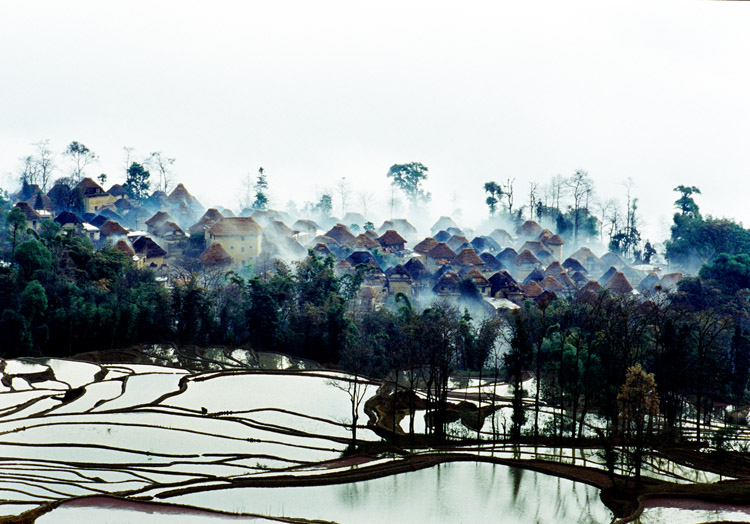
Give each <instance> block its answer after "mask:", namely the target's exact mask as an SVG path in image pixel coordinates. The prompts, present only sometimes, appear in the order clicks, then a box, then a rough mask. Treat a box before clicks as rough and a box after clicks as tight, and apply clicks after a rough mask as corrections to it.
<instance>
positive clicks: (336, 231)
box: [325, 224, 355, 246]
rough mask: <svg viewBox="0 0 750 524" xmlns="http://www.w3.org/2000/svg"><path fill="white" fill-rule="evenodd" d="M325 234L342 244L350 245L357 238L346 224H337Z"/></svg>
mask: <svg viewBox="0 0 750 524" xmlns="http://www.w3.org/2000/svg"><path fill="white" fill-rule="evenodd" d="M325 236H327V237H330V238H332V239H334V240H335V241H336V242H338V243H339V244H341V245H342V246H348V245H350V244H351V243H352V242H353V241H354V238H355V236H354V235H352V233H351V231H349V228H348V227H346V226H345V225H344V224H336V225H335V226H333V227H332V228H331V229H330V230H329V231H328V232H327V233H326V234H325Z"/></svg>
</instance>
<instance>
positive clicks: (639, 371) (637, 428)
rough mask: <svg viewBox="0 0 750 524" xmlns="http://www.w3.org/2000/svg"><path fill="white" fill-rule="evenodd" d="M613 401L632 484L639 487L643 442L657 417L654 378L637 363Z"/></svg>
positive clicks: (632, 367) (656, 395)
mask: <svg viewBox="0 0 750 524" xmlns="http://www.w3.org/2000/svg"><path fill="white" fill-rule="evenodd" d="M617 401H618V403H619V405H620V411H621V413H622V424H623V430H624V433H625V436H626V437H627V438H628V439H629V441H630V443H631V446H630V452H629V455H630V456H631V459H632V462H633V465H634V467H635V481H636V484H638V485H640V482H641V463H642V462H643V452H644V447H645V444H646V438H647V437H648V436H649V434H650V433H651V429H652V428H653V423H654V420H655V419H656V417H657V416H658V415H659V395H658V394H657V392H656V379H655V378H654V374H653V373H646V372H645V371H644V370H643V368H642V367H641V365H640V363H636V364H635V365H634V366H631V367H630V368H628V372H627V375H626V377H625V383H624V384H623V385H622V387H621V388H620V393H619V394H618V395H617Z"/></svg>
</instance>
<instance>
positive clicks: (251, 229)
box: [208, 217, 263, 237]
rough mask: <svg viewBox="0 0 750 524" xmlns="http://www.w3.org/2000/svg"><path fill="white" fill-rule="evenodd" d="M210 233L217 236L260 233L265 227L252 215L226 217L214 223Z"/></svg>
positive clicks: (209, 230)
mask: <svg viewBox="0 0 750 524" xmlns="http://www.w3.org/2000/svg"><path fill="white" fill-rule="evenodd" d="M208 233H209V234H210V235H212V236H215V237H227V236H243V235H260V234H261V233H263V228H262V227H260V225H258V223H257V222H256V221H255V220H253V219H252V218H251V217H224V218H222V219H221V220H219V221H218V222H216V223H215V224H213V225H212V226H211V227H210V228H209V229H208Z"/></svg>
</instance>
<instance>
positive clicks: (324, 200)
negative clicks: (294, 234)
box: [315, 193, 333, 219]
mask: <svg viewBox="0 0 750 524" xmlns="http://www.w3.org/2000/svg"><path fill="white" fill-rule="evenodd" d="M331 210H333V197H332V196H331V195H330V194H329V193H323V195H321V197H320V200H318V203H317V204H315V211H316V212H317V213H318V216H320V218H322V219H326V218H328V217H330V216H331Z"/></svg>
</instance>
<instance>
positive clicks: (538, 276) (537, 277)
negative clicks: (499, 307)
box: [523, 267, 547, 284]
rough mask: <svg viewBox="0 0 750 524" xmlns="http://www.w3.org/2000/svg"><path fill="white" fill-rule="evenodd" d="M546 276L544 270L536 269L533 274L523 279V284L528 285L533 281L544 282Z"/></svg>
mask: <svg viewBox="0 0 750 524" xmlns="http://www.w3.org/2000/svg"><path fill="white" fill-rule="evenodd" d="M546 276H547V275H545V274H544V271H542V268H540V267H535V268H534V269H533V270H532V271H531V273H529V274H528V275H526V278H524V279H523V283H524V284H527V283H529V282H531V281H535V282H541V281H542V280H544V277H546Z"/></svg>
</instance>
